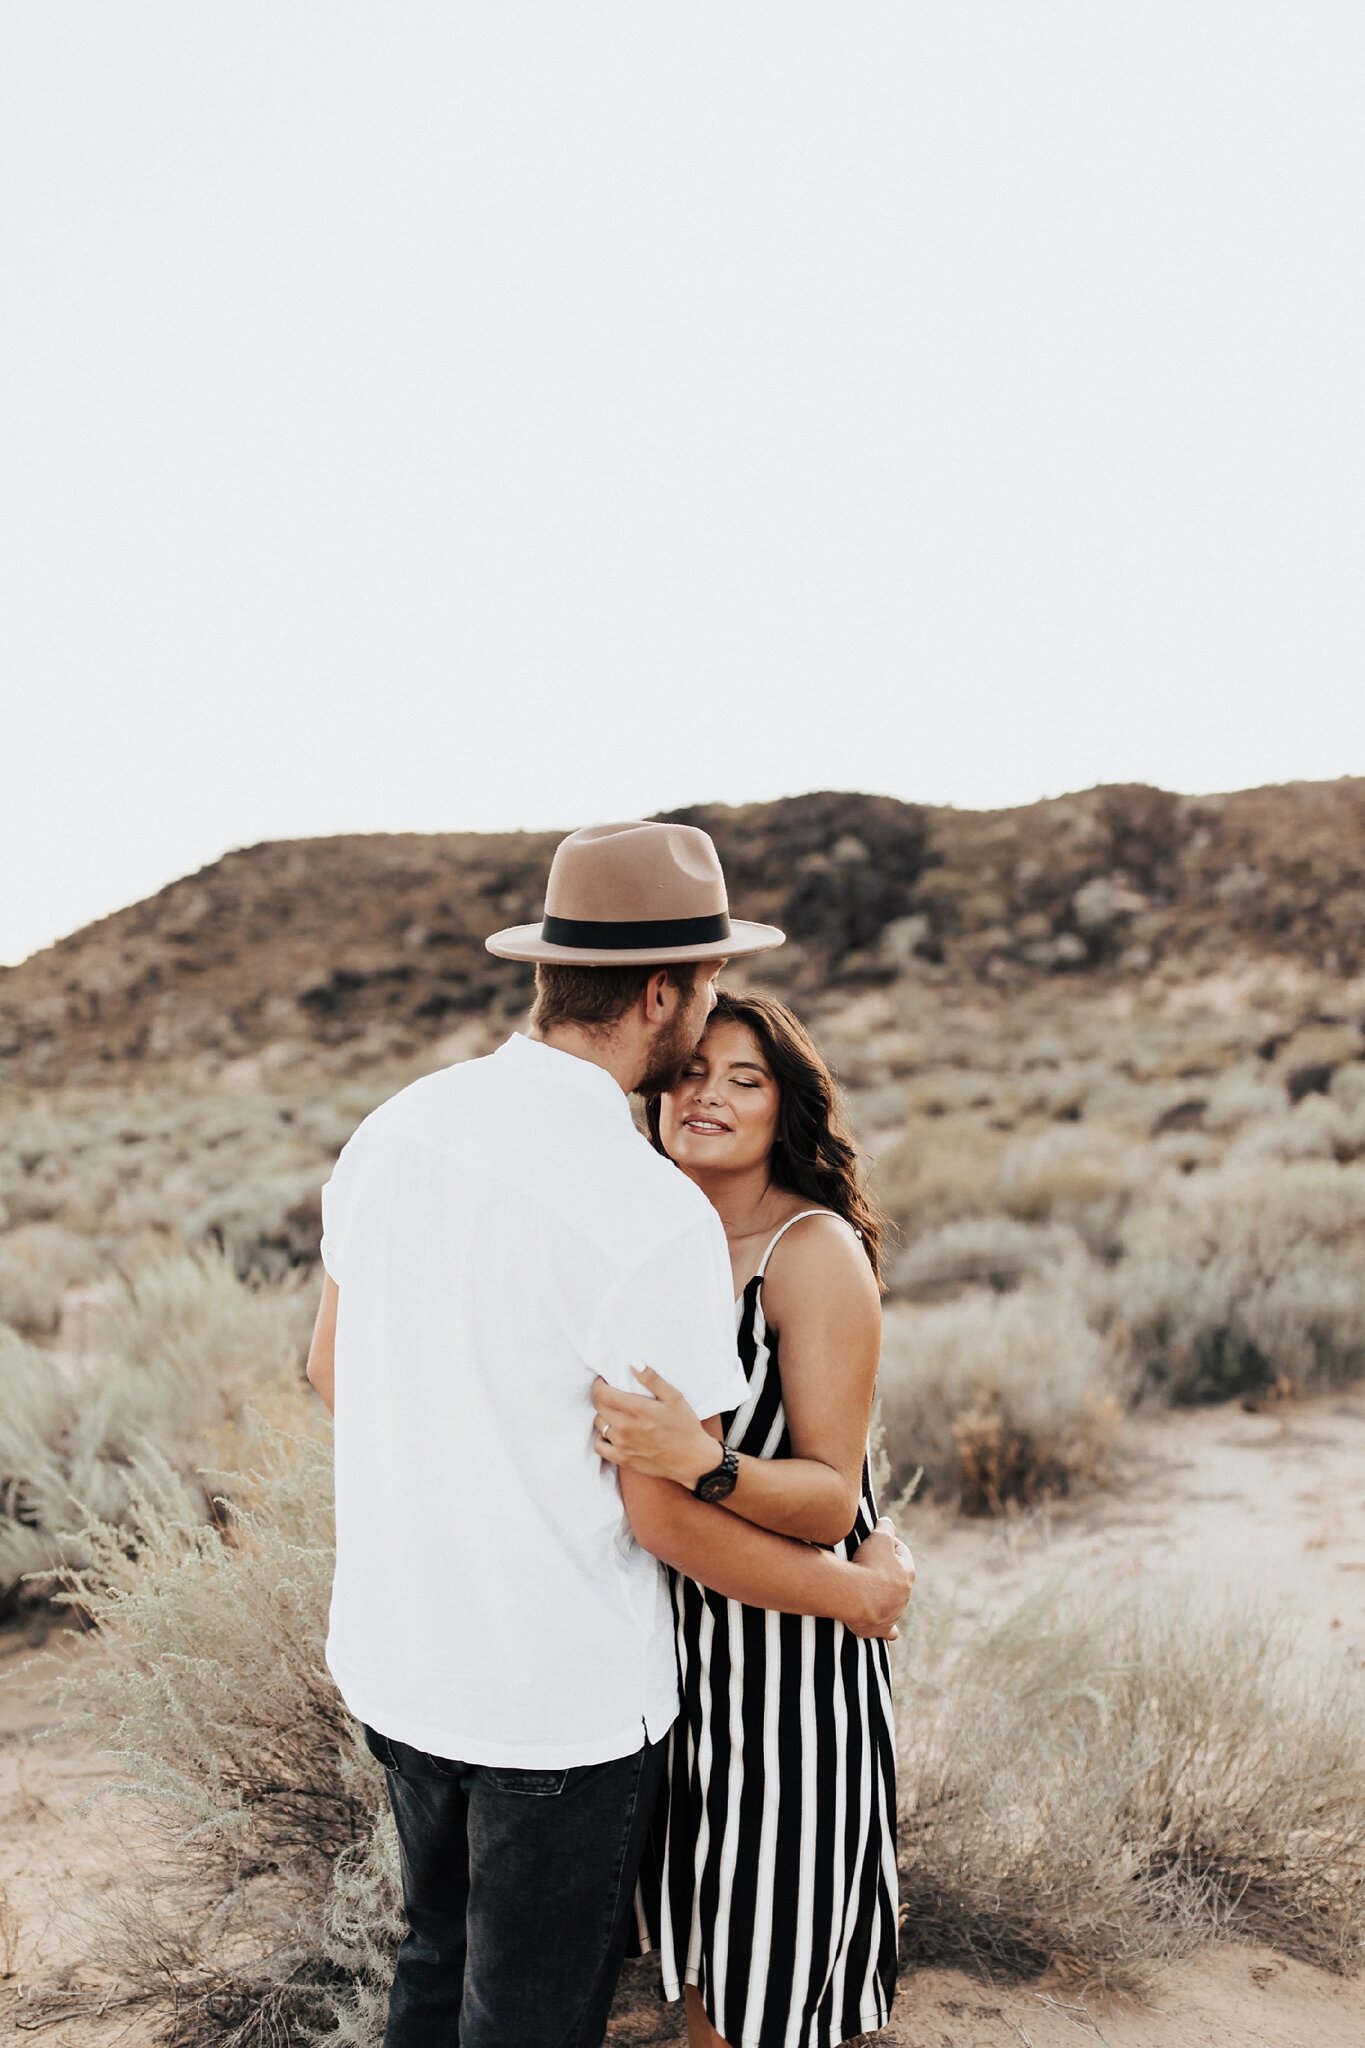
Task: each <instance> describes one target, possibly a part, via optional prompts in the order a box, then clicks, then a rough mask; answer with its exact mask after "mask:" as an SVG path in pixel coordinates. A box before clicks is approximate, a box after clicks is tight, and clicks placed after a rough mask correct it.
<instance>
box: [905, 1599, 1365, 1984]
mask: <svg viewBox="0 0 1365 2048" xmlns="http://www.w3.org/2000/svg"><path fill="white" fill-rule="evenodd" d="M908 1635H909V1640H908V1643H907V1646H906V1650H905V1653H904V1655H903V1657H902V1664H903V1670H904V1677H903V1690H902V1710H901V1713H900V1716H899V1719H900V1726H901V1728H902V1730H903V1741H902V1771H901V1788H902V1794H901V1796H902V1816H901V1841H900V1852H901V1869H902V1881H901V1898H902V1906H903V1909H904V1921H905V1933H904V1937H903V1948H904V1950H905V1951H906V1953H907V1960H913V1961H915V1962H919V1963H955V1964H961V1965H965V1966H967V1967H969V1968H971V1967H976V1968H980V1967H982V1966H984V1967H986V1968H988V1969H1003V1970H1010V1971H1024V1972H1032V1971H1036V1970H1040V1969H1042V1968H1044V1967H1047V1966H1052V1967H1054V1968H1057V1969H1059V1970H1061V1971H1062V1972H1064V1973H1065V1974H1068V1975H1070V1976H1072V1977H1074V1978H1076V1979H1079V1980H1082V1981H1087V1982H1090V1983H1096V1984H1108V1985H1110V1986H1113V1987H1116V1988H1117V1987H1123V1986H1133V1985H1140V1984H1141V1983H1142V1981H1143V1980H1144V1979H1145V1978H1146V1977H1148V1976H1149V1975H1150V1973H1151V1971H1152V1968H1153V1966H1154V1965H1155V1964H1156V1963H1157V1962H1162V1963H1165V1962H1169V1961H1171V1960H1174V1959H1176V1958H1177V1957H1179V1956H1180V1954H1181V1953H1182V1952H1188V1951H1189V1950H1190V1949H1191V1948H1193V1947H1194V1946H1196V1945H1197V1944H1199V1943H1201V1942H1203V1941H1206V1940H1208V1939H1210V1938H1211V1937H1214V1936H1217V1935H1234V1936H1238V1937H1244V1938H1246V1939H1248V1940H1254V1941H1257V1942H1263V1943H1268V1944H1270V1945H1273V1946H1274V1947H1277V1948H1279V1949H1281V1950H1283V1951H1284V1952H1285V1953H1287V1954H1290V1955H1295V1956H1300V1957H1304V1958H1306V1959H1307V1960H1309V1961H1311V1962H1314V1963H1319V1964H1326V1965H1328V1966H1330V1967H1334V1968H1339V1969H1345V1968H1349V1967H1350V1966H1351V1965H1352V1964H1353V1963H1354V1962H1355V1961H1356V1960H1357V1959H1358V1956H1359V1953H1360V1947H1361V1936H1362V1926H1363V1925H1365V1918H1363V1914H1365V1716H1363V1715H1362V1701H1361V1696H1360V1692H1359V1688H1358V1684H1357V1683H1356V1682H1354V1681H1353V1680H1352V1679H1351V1678H1350V1676H1349V1675H1348V1674H1346V1673H1344V1672H1334V1671H1329V1670H1326V1669H1323V1668H1321V1667H1318V1666H1315V1665H1314V1664H1313V1663H1312V1662H1311V1661H1310V1660H1308V1659H1307V1658H1304V1657H1301V1656H1299V1655H1298V1654H1297V1651H1296V1645H1295V1642H1294V1640H1293V1637H1292V1634H1291V1633H1290V1632H1289V1631H1288V1630H1287V1628H1286V1626H1285V1625H1284V1624H1283V1623H1279V1622H1269V1621H1267V1620H1266V1619H1265V1618H1264V1617H1262V1616H1259V1615H1257V1614H1255V1613H1254V1612H1250V1611H1246V1612H1243V1611H1233V1612H1227V1611H1224V1612H1222V1613H1219V1614H1213V1613H1210V1612H1209V1611H1207V1610H1206V1608H1205V1607H1204V1605H1203V1604H1202V1603H1201V1602H1200V1601H1199V1600H1198V1598H1197V1597H1195V1596H1193V1595H1190V1596H1188V1597H1186V1596H1185V1595H1184V1594H1183V1593H1182V1594H1181V1595H1180V1596H1179V1597H1177V1596H1176V1595H1175V1594H1174V1593H1172V1592H1167V1593H1166V1594H1165V1596H1164V1597H1161V1598H1152V1597H1149V1598H1148V1599H1147V1601H1146V1602H1145V1603H1141V1604H1122V1605H1119V1606H1117V1607H1115V1606H1114V1605H1113V1604H1112V1602H1109V1601H1096V1599H1095V1598H1094V1594H1093V1590H1092V1592H1091V1593H1090V1594H1089V1595H1088V1596H1085V1595H1078V1596H1075V1597H1073V1598H1072V1599H1071V1600H1070V1601H1063V1600H1062V1599H1060V1598H1059V1596H1058V1595H1057V1593H1056V1592H1055V1590H1053V1591H1050V1592H1046V1593H1044V1594H1042V1595H1039V1596H1037V1597H1035V1598H1034V1599H1033V1600H1031V1601H1030V1602H1028V1603H1027V1604H1026V1605H1025V1606H1023V1607H1022V1608H1021V1609H1019V1610H1018V1611H1017V1612H1016V1613H1015V1614H1014V1615H1012V1616H1010V1617H1009V1618H1008V1619H1006V1620H1004V1621H1002V1622H999V1623H997V1624H995V1625H992V1626H986V1627H978V1629H977V1631H976V1632H975V1633H974V1634H969V1633H967V1631H966V1630H965V1628H964V1627H963V1625H962V1624H960V1623H957V1624H956V1625H954V1623H953V1622H952V1621H951V1619H945V1618H944V1617H943V1616H938V1617H935V1615H934V1613H933V1610H932V1608H930V1607H928V1606H926V1605H925V1604H923V1603H922V1602H921V1601H920V1600H918V1599H917V1602H916V1607H915V1608H914V1609H912V1623H911V1627H910V1630H909V1632H908Z"/></svg>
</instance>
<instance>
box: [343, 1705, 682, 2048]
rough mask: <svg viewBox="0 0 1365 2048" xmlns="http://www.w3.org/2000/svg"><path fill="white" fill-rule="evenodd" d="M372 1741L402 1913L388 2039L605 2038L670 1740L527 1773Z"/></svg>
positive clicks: (428, 2043)
mask: <svg viewBox="0 0 1365 2048" xmlns="http://www.w3.org/2000/svg"><path fill="white" fill-rule="evenodd" d="M362 1725H363V1724H362ZM642 1732H643V1731H642ZM365 1741H366V1743H367V1745H368V1747H369V1750H370V1753H371V1755H372V1756H374V1757H377V1758H378V1760H379V1762H380V1763H381V1764H383V1766H384V1775H385V1777H386V1779H387V1781H388V1788H389V1804H390V1805H391V1806H392V1808H393V1817H394V1819H395V1821H396V1822H397V1824H398V1840H399V1845H400V1848H401V1850H402V1863H403V1904H404V1907H405V1908H406V1911H407V1920H408V1932H407V1934H406V1935H405V1936H404V1938H403V1941H402V1943H401V1944H400V1946H399V1950H398V1962H397V1967H396V1969H395V1971H394V1978H393V1989H392V1991H391V1992H390V1994H389V2018H388V2025H387V2027H386V2029H385V2032H384V2048H598V2044H599V2043H600V2042H601V2040H602V2037H603V2035H604V2034H605V2032H606V2026H607V2016H608V2014H609V2012H610V2010H611V2001H612V1994H613V1993H614V1991H615V1989H616V1980H617V1978H618V1977H619V1975H620V1972H621V1958H622V1955H623V1953H624V1950H625V1943H626V1932H627V1925H628V1921H629V1915H630V1910H631V1902H632V1899H633V1896H634V1891H635V1877H636V1872H637V1870H638V1869H639V1864H640V1858H641V1856H642V1855H643V1853H644V1846H645V1840H646V1837H647V1836H648V1833H649V1824H650V1819H651V1816H652V1814H653V1811H654V1801H655V1794H656V1793H657V1791H658V1787H659V1780H660V1777H661V1775H662V1772H663V1763H664V1753H665V1751H666V1749H667V1742H666V1741H664V1742H656V1743H652V1744H646V1746H645V1747H643V1748H641V1749H639V1750H637V1751H636V1752H635V1754H634V1755H633V1756H624V1757H618V1758H616V1759H614V1760H613V1761H612V1762H610V1763H605V1764H575V1765H573V1766H571V1767H569V1768H567V1769H563V1770H548V1771H523V1770H505V1769H502V1768H499V1767H495V1766H493V1765H491V1764H467V1763H459V1762H456V1761H454V1760H453V1759H452V1758H450V1757H439V1756H429V1755H428V1754H427V1753H426V1751H425V1750H421V1749H410V1748H409V1747H408V1745H407V1743H405V1742H398V1741H394V1740H391V1739H390V1738H389V1737H388V1736H387V1735H381V1734H379V1733H378V1731H377V1730H375V1729H373V1728H369V1727H366V1728H365Z"/></svg>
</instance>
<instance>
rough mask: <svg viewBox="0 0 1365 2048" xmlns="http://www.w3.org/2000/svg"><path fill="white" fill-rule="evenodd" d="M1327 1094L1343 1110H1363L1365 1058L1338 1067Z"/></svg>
mask: <svg viewBox="0 0 1365 2048" xmlns="http://www.w3.org/2000/svg"><path fill="white" fill-rule="evenodd" d="M1327 1093H1328V1094H1329V1096H1330V1097H1331V1099H1332V1101H1333V1102H1337V1103H1340V1105H1341V1107H1342V1108H1343V1109H1348V1110H1365V1057H1360V1058H1357V1059H1354V1060H1349V1061H1347V1062H1346V1063H1345V1064H1344V1065H1343V1066H1340V1067H1338V1068H1337V1070H1336V1072H1335V1074H1333V1076H1332V1081H1331V1086H1330V1087H1329V1088H1328V1090H1327Z"/></svg>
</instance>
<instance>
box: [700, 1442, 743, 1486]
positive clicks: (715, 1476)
mask: <svg viewBox="0 0 1365 2048" xmlns="http://www.w3.org/2000/svg"><path fill="white" fill-rule="evenodd" d="M738 1478H739V1452H738V1451H732V1450H731V1449H730V1446H729V1444H727V1445H726V1446H725V1450H724V1452H723V1454H722V1456H721V1461H720V1463H719V1465H717V1466H716V1468H715V1470H714V1472H703V1473H702V1475H701V1478H700V1479H699V1480H698V1481H697V1483H696V1485H695V1486H694V1487H693V1489H692V1491H693V1493H695V1494H696V1496H697V1499H698V1500H728V1499H729V1498H730V1495H731V1494H732V1493H733V1492H734V1490H735V1481H736V1480H737V1479H738Z"/></svg>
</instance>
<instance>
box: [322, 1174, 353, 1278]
mask: <svg viewBox="0 0 1365 2048" xmlns="http://www.w3.org/2000/svg"><path fill="white" fill-rule="evenodd" d="M350 1150H351V1148H350V1146H349V1144H348V1145H343V1146H342V1148H341V1156H340V1157H339V1159H338V1160H337V1163H336V1165H335V1166H334V1167H333V1168H332V1177H331V1179H330V1180H328V1181H326V1182H324V1184H323V1189H322V1244H321V1246H320V1248H319V1249H320V1250H321V1253H322V1263H323V1265H324V1267H325V1268H326V1270H327V1272H328V1274H329V1275H330V1277H331V1278H332V1279H333V1280H335V1281H336V1284H337V1286H338V1287H340V1286H341V1284H342V1280H341V1275H342V1268H343V1267H344V1265H345V1262H346V1252H345V1245H346V1230H347V1222H348V1217H347V1210H348V1207H349V1202H348V1196H349V1194H350V1190H351V1182H352V1179H353V1178H354V1169H353V1163H352V1161H351V1159H350V1158H349V1156H348V1155H349V1153H350Z"/></svg>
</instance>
